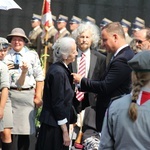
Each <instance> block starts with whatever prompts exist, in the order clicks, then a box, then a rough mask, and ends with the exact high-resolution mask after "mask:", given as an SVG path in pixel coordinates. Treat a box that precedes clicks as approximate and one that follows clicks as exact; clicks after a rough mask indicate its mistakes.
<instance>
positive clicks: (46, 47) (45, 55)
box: [43, 26, 48, 74]
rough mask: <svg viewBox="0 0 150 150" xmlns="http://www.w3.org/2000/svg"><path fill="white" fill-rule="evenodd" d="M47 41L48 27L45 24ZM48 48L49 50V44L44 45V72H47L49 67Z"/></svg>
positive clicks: (46, 38)
mask: <svg viewBox="0 0 150 150" xmlns="http://www.w3.org/2000/svg"><path fill="white" fill-rule="evenodd" d="M45 32H46V34H45V43H47V40H48V28H47V27H46V26H45ZM47 50H48V45H45V46H44V62H43V63H44V74H46V67H47Z"/></svg>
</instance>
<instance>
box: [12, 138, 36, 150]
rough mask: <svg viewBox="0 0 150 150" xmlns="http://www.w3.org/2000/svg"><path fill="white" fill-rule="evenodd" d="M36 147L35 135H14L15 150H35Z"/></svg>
mask: <svg viewBox="0 0 150 150" xmlns="http://www.w3.org/2000/svg"><path fill="white" fill-rule="evenodd" d="M35 145H36V137H35V135H12V149H13V150H34V149H35Z"/></svg>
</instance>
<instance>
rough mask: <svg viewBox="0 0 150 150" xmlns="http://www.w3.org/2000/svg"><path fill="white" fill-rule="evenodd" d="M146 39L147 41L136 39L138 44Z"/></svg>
mask: <svg viewBox="0 0 150 150" xmlns="http://www.w3.org/2000/svg"><path fill="white" fill-rule="evenodd" d="M145 41H147V40H144V41H142V40H138V39H135V42H136V43H138V44H142V43H143V42H145Z"/></svg>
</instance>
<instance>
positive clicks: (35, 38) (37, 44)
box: [28, 14, 42, 57]
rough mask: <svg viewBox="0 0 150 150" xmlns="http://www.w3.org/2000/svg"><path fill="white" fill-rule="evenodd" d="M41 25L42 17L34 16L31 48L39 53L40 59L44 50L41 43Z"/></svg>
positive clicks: (30, 38) (30, 37) (30, 36)
mask: <svg viewBox="0 0 150 150" xmlns="http://www.w3.org/2000/svg"><path fill="white" fill-rule="evenodd" d="M40 24H41V16H39V15H37V14H33V16H32V19H31V26H32V28H33V29H32V31H30V33H29V40H30V42H29V44H28V46H29V48H30V49H34V50H36V51H37V53H38V55H39V57H40V56H41V50H42V43H41V34H42V28H41V27H40Z"/></svg>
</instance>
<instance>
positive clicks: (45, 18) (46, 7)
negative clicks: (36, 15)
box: [42, 0, 52, 26]
mask: <svg viewBox="0 0 150 150" xmlns="http://www.w3.org/2000/svg"><path fill="white" fill-rule="evenodd" d="M42 24H43V26H50V25H51V24H52V13H51V0H44V1H43V10H42Z"/></svg>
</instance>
